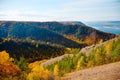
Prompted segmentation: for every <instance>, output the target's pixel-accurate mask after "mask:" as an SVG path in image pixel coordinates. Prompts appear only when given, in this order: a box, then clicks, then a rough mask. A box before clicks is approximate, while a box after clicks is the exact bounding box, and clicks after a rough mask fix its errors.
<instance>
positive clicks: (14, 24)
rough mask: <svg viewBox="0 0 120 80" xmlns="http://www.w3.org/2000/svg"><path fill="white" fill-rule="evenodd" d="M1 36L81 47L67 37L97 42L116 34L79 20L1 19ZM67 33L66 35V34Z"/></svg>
mask: <svg viewBox="0 0 120 80" xmlns="http://www.w3.org/2000/svg"><path fill="white" fill-rule="evenodd" d="M0 33H1V34H0V38H7V37H11V38H18V39H26V38H27V37H30V38H31V39H33V40H37V41H38V40H41V41H45V42H50V43H56V44H60V45H64V46H65V47H81V46H83V45H81V44H79V43H77V42H75V41H73V40H71V39H68V38H66V36H69V37H75V38H76V39H81V40H83V41H85V40H86V38H88V39H91V40H92V41H93V40H94V41H95V42H96V41H98V40H100V39H103V40H108V39H111V38H113V37H115V34H112V33H106V32H102V31H99V30H96V29H94V28H91V27H89V26H86V25H85V24H84V23H82V22H78V21H65V22H56V21H55V22H27V21H26V22H25V21H0ZM64 35H66V36H64Z"/></svg>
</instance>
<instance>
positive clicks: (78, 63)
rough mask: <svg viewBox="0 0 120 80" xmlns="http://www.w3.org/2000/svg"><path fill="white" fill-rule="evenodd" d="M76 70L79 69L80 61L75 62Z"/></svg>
mask: <svg viewBox="0 0 120 80" xmlns="http://www.w3.org/2000/svg"><path fill="white" fill-rule="evenodd" d="M76 69H77V70H78V69H80V61H78V62H77V68H76Z"/></svg>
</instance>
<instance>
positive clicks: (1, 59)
mask: <svg viewBox="0 0 120 80" xmlns="http://www.w3.org/2000/svg"><path fill="white" fill-rule="evenodd" d="M12 61H13V58H10V56H9V54H8V53H7V52H6V51H2V52H0V64H7V63H10V62H12Z"/></svg>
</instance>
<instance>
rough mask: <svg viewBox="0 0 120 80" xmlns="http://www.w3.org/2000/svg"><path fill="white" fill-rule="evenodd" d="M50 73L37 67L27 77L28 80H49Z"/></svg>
mask: <svg viewBox="0 0 120 80" xmlns="http://www.w3.org/2000/svg"><path fill="white" fill-rule="evenodd" d="M49 76H50V72H49V71H48V70H45V69H44V68H43V67H41V66H35V67H34V68H33V69H32V70H31V72H30V73H29V74H28V76H27V80H49Z"/></svg>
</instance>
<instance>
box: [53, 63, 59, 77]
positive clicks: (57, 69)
mask: <svg viewBox="0 0 120 80" xmlns="http://www.w3.org/2000/svg"><path fill="white" fill-rule="evenodd" d="M54 75H55V76H58V75H59V68H58V65H55V67H54Z"/></svg>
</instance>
